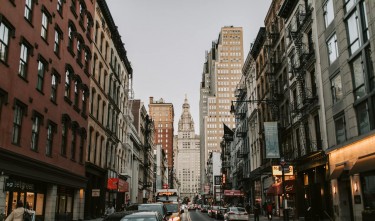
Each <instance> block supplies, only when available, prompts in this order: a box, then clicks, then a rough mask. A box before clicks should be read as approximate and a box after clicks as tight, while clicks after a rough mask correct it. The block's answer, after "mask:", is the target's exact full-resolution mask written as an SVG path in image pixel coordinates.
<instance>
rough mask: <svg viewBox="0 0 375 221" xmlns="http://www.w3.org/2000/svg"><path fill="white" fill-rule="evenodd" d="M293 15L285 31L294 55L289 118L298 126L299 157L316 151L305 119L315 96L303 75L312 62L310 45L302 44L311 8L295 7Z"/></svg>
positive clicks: (315, 98)
mask: <svg viewBox="0 0 375 221" xmlns="http://www.w3.org/2000/svg"><path fill="white" fill-rule="evenodd" d="M297 7H298V10H297V12H296V13H295V15H294V16H295V25H294V26H293V24H292V25H290V26H289V27H288V28H287V29H288V30H287V31H288V34H289V37H290V40H291V41H292V42H293V45H294V52H295V53H294V54H293V53H291V54H289V56H290V57H289V59H290V60H291V69H292V70H291V71H292V73H293V75H294V76H295V78H296V90H297V93H296V94H297V96H296V97H294V98H293V100H294V99H296V100H294V101H293V102H291V104H290V110H291V116H292V119H293V120H294V125H299V134H300V137H299V138H297V139H300V142H301V146H302V148H301V149H300V150H299V151H298V155H299V156H303V155H306V154H308V153H310V152H314V151H317V145H316V144H317V142H314V141H312V140H311V134H310V130H309V129H308V125H307V124H308V123H307V117H308V115H309V113H310V111H311V109H312V108H313V107H315V106H316V105H317V103H318V97H317V95H315V94H313V93H312V90H311V89H310V88H307V87H306V82H305V75H306V70H307V67H308V65H310V64H311V60H314V58H315V56H314V55H315V54H314V50H313V48H312V47H311V46H310V45H306V44H305V43H304V37H305V33H304V31H305V29H306V26H308V24H309V23H310V22H311V20H312V17H311V10H312V9H311V8H310V6H306V5H305V4H300V5H298V6H297Z"/></svg>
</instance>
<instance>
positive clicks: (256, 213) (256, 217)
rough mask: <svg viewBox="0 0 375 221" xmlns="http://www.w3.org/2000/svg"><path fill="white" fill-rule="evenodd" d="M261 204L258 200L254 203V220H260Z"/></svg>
mask: <svg viewBox="0 0 375 221" xmlns="http://www.w3.org/2000/svg"><path fill="white" fill-rule="evenodd" d="M259 213H260V204H259V202H258V201H256V202H255V205H254V221H259Z"/></svg>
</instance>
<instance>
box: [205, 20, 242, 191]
mask: <svg viewBox="0 0 375 221" xmlns="http://www.w3.org/2000/svg"><path fill="white" fill-rule="evenodd" d="M243 62H244V61H243V33H242V27H233V26H227V27H223V28H221V31H220V34H219V37H218V39H217V41H215V42H213V43H212V47H211V49H210V51H209V52H207V53H206V61H205V63H204V66H203V73H202V82H201V86H200V105H199V107H200V110H199V115H200V116H199V117H200V121H199V123H200V134H201V137H200V143H201V174H205V167H206V162H207V157H208V155H209V153H210V152H219V151H220V149H221V148H220V142H221V139H222V137H223V123H225V124H226V125H227V126H229V127H230V128H233V127H234V126H235V123H234V117H233V116H232V115H231V114H230V106H231V101H232V100H235V97H234V91H235V89H236V86H237V84H238V82H239V81H240V79H241V75H242V74H241V73H242V72H241V69H242V65H243ZM204 183H205V178H204V177H203V178H202V180H201V188H202V191H203V186H204Z"/></svg>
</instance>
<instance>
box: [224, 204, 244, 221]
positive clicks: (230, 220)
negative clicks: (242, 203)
mask: <svg viewBox="0 0 375 221" xmlns="http://www.w3.org/2000/svg"><path fill="white" fill-rule="evenodd" d="M234 220H236V221H237V220H243V221H247V220H249V216H248V215H247V212H246V210H245V208H243V207H228V208H227V211H226V212H225V214H224V221H234Z"/></svg>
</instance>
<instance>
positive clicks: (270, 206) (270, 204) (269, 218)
mask: <svg viewBox="0 0 375 221" xmlns="http://www.w3.org/2000/svg"><path fill="white" fill-rule="evenodd" d="M272 211H273V206H272V203H271V202H269V203H268V204H267V217H268V220H272Z"/></svg>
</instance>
